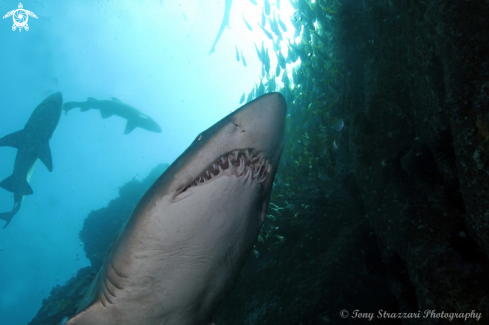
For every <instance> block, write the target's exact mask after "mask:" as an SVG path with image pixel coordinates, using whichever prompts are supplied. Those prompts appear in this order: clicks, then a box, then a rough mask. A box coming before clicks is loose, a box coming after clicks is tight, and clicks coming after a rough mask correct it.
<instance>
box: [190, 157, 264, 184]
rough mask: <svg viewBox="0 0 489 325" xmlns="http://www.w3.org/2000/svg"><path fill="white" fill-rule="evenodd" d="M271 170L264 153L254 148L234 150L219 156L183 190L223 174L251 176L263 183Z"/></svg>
mask: <svg viewBox="0 0 489 325" xmlns="http://www.w3.org/2000/svg"><path fill="white" fill-rule="evenodd" d="M270 172H271V167H270V163H269V162H268V160H267V159H266V158H265V157H264V156H263V154H262V153H258V152H256V151H255V150H253V149H244V150H234V151H232V152H230V153H227V154H225V155H223V156H221V157H219V158H218V159H217V160H216V161H215V162H214V163H212V165H210V166H209V167H208V168H207V169H206V170H205V171H204V172H203V173H202V174H200V175H199V176H198V177H197V178H196V179H195V180H194V181H193V182H192V183H190V184H189V185H188V186H187V187H185V189H184V190H183V191H182V192H185V191H186V190H187V189H189V188H191V187H194V186H200V185H204V184H206V183H208V182H212V181H213V180H214V179H216V178H219V177H221V176H228V177H230V176H236V177H244V178H249V179H251V180H252V181H253V182H255V183H256V184H259V185H261V184H263V183H264V182H265V180H266V179H267V178H268V176H269V175H270Z"/></svg>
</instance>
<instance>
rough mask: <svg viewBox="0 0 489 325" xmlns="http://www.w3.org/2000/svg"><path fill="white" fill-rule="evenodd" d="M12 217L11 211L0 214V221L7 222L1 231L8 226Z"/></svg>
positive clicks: (13, 213)
mask: <svg viewBox="0 0 489 325" xmlns="http://www.w3.org/2000/svg"><path fill="white" fill-rule="evenodd" d="M14 215H15V212H13V211H10V212H3V213H0V220H5V221H7V223H6V224H5V225H4V226H3V228H2V229H5V228H7V226H8V224H9V223H10V221H11V220H12V218H13V217H14Z"/></svg>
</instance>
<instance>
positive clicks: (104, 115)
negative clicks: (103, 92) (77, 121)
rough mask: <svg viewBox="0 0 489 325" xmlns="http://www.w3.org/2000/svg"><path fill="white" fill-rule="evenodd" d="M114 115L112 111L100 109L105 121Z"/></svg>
mask: <svg viewBox="0 0 489 325" xmlns="http://www.w3.org/2000/svg"><path fill="white" fill-rule="evenodd" d="M112 115H114V113H112V111H111V110H108V109H103V108H101V109H100V116H102V118H103V119H106V118H109V117H111V116H112Z"/></svg>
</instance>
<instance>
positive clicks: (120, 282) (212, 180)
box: [67, 93, 286, 325]
mask: <svg viewBox="0 0 489 325" xmlns="http://www.w3.org/2000/svg"><path fill="white" fill-rule="evenodd" d="M285 110H286V107H285V100H284V99H283V97H282V95H280V94H278V93H272V94H267V95H265V96H263V97H261V98H259V99H256V100H254V101H252V102H250V103H248V104H246V105H245V106H243V107H241V108H240V109H238V110H236V111H235V112H234V113H232V114H230V115H228V116H227V117H225V118H223V119H222V120H221V121H219V122H218V123H216V124H215V125H214V126H212V127H211V128H209V129H208V130H206V131H204V132H203V133H201V134H200V135H199V136H198V137H197V138H196V140H195V141H194V142H193V143H192V145H191V146H190V147H189V148H188V149H187V150H186V151H185V152H184V153H183V154H182V155H181V156H180V157H179V158H178V159H177V160H176V161H175V162H174V163H173V164H172V165H171V166H170V167H169V168H168V169H167V170H166V171H165V172H164V173H163V175H161V177H160V178H159V179H158V180H157V181H156V182H155V184H153V186H152V187H151V188H150V189H149V190H148V192H147V193H146V194H145V195H144V196H143V198H142V199H141V201H140V202H139V204H138V205H137V206H136V208H135V210H134V211H133V213H132V215H131V217H130V218H129V220H128V222H127V223H126V224H125V225H124V226H123V227H122V228H121V229H120V230H119V232H118V233H117V235H116V236H115V238H114V241H113V243H112V245H111V247H110V248H109V251H108V253H107V256H106V259H105V262H104V264H103V266H102V268H101V269H100V271H99V272H98V274H97V275H96V277H95V279H94V280H93V282H92V284H91V285H90V287H89V288H88V290H87V293H86V295H85V297H84V298H83V300H82V301H81V303H80V306H79V308H78V314H77V315H75V316H74V317H73V318H71V319H70V320H69V321H68V322H67V324H68V325H89V324H90V325H92V324H97V325H109V324H111V325H114V324H118V325H142V324H144V325H157V324H158V325H159V324H166V325H208V324H211V323H212V321H211V313H212V312H213V311H214V310H215V309H216V308H217V306H218V305H219V303H220V301H221V300H222V299H223V297H224V296H225V294H226V293H227V292H228V291H229V290H230V289H231V288H232V287H233V285H234V282H235V280H236V278H237V276H238V274H239V272H240V270H241V268H242V267H243V265H244V263H245V261H246V259H247V257H248V256H249V253H250V252H251V250H252V247H253V243H254V241H255V239H256V237H257V235H258V232H259V230H260V227H261V225H262V223H263V220H264V218H265V214H266V210H267V206H268V201H269V198H270V192H271V190H272V184H273V178H274V176H275V172H276V170H277V166H278V162H279V160H280V156H281V153H282V147H283V134H284V124H285Z"/></svg>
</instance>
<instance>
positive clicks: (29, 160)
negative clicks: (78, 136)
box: [0, 92, 63, 228]
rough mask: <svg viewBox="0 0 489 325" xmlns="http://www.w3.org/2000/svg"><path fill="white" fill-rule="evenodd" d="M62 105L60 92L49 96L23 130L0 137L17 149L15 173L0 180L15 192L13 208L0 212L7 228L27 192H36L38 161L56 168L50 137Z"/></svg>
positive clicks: (1, 140) (6, 144)
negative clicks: (33, 179) (33, 182)
mask: <svg viewBox="0 0 489 325" xmlns="http://www.w3.org/2000/svg"><path fill="white" fill-rule="evenodd" d="M62 106H63V97H62V96H61V93H59V92H58V93H55V94H53V95H51V96H49V97H47V98H46V99H45V100H43V101H42V102H41V103H40V104H39V105H38V106H37V107H36V109H35V110H34V112H32V115H31V117H30V118H29V120H28V121H27V123H26V125H25V126H24V129H22V130H20V131H17V132H14V133H12V134H9V135H6V136H4V137H3V138H0V146H9V147H14V148H17V155H16V157H15V164H14V171H13V173H12V175H10V176H9V177H7V178H6V179H4V180H3V181H2V182H0V187H3V188H4V189H6V190H7V191H10V192H13V193H14V208H13V210H12V211H11V212H6V213H1V214H0V219H3V220H5V221H7V224H6V225H5V226H4V228H5V227H6V226H7V225H8V224H9V222H10V220H12V217H13V216H14V215H15V214H16V213H17V212H18V211H19V209H20V207H21V205H22V202H23V200H24V195H29V194H32V193H33V191H32V188H31V186H30V185H29V181H30V178H31V175H32V172H33V171H34V167H35V166H36V163H37V160H38V159H39V160H41V161H42V162H43V163H44V165H46V167H47V169H48V170H49V171H52V170H53V158H52V156H51V149H50V148H49V139H51V137H52V135H53V133H54V131H55V130H56V127H57V126H58V122H59V119H60V117H61V110H62Z"/></svg>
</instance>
